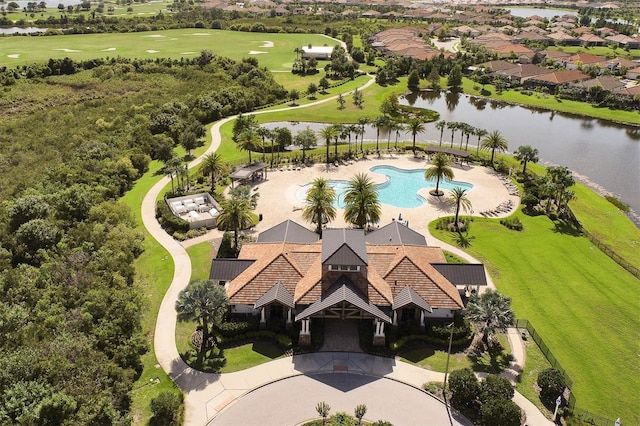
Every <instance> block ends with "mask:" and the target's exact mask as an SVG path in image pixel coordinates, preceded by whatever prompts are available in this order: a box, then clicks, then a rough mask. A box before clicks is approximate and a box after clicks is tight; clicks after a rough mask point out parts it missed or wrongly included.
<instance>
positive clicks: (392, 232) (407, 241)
mask: <svg viewBox="0 0 640 426" xmlns="http://www.w3.org/2000/svg"><path fill="white" fill-rule="evenodd" d="M365 241H366V242H367V243H369V244H379V245H384V244H388V245H417V246H426V245H427V240H426V238H425V237H424V235H422V234H420V233H418V232H416V231H414V230H413V229H411V228H409V227H407V226H404V225H401V224H400V223H398V222H396V221H393V222H391V223H389V224H388V225H385V226H383V227H382V228H380V229H377V230H375V231H373V232H370V233H369V234H367V236H366V237H365Z"/></svg>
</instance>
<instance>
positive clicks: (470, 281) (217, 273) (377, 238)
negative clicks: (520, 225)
mask: <svg viewBox="0 0 640 426" xmlns="http://www.w3.org/2000/svg"><path fill="white" fill-rule="evenodd" d="M210 279H212V280H214V281H217V282H219V283H220V284H224V285H225V288H226V290H227V295H228V296H229V300H230V304H231V310H232V315H234V316H248V315H256V316H258V315H259V316H260V322H261V324H265V323H266V321H267V319H269V318H281V319H283V320H285V321H286V323H287V325H288V326H289V325H291V324H292V323H293V322H300V338H299V344H300V345H305V344H310V342H311V331H310V322H311V321H313V320H314V319H316V318H338V319H342V320H345V321H361V320H370V321H373V322H374V324H375V327H374V335H373V343H374V344H380V345H382V344H384V343H385V327H386V326H396V325H398V324H400V323H402V322H407V321H411V322H413V323H414V324H419V325H420V326H421V327H424V326H425V325H426V324H427V323H430V322H440V323H441V322H448V321H450V320H451V318H452V317H453V316H454V314H455V313H457V312H459V311H461V310H462V309H463V308H464V304H463V300H465V299H466V297H468V296H469V295H470V294H471V293H475V292H478V291H479V288H480V286H486V284H487V281H486V275H485V270H484V266H483V265H481V264H450V263H446V260H445V257H444V253H443V252H442V249H440V248H439V247H431V246H428V245H427V242H426V239H425V237H424V236H423V235H421V234H419V233H417V232H415V231H413V230H412V229H410V228H408V227H407V226H405V225H403V224H401V223H398V222H395V221H394V222H391V223H390V224H388V225H386V226H384V227H382V228H379V229H377V230H375V231H373V232H370V233H368V234H365V232H364V231H363V230H362V229H325V230H323V233H322V239H320V238H319V236H318V235H317V234H316V233H314V232H312V231H310V230H309V229H307V228H305V227H304V226H301V225H299V224H298V223H296V222H294V221H291V220H287V221H285V222H282V223H280V224H278V225H276V226H274V227H272V228H270V229H268V230H266V231H264V232H262V233H260V234H259V236H258V239H257V242H255V243H247V244H244V245H243V246H242V249H241V251H240V254H239V257H238V258H237V259H214V260H213V261H212V265H211V274H210Z"/></svg>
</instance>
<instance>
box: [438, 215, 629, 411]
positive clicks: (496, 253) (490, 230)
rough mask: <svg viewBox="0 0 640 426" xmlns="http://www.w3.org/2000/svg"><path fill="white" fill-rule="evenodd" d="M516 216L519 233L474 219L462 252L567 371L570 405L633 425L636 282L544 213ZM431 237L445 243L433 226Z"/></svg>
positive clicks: (490, 220) (600, 253) (584, 241)
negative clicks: (481, 266)
mask: <svg viewBox="0 0 640 426" xmlns="http://www.w3.org/2000/svg"><path fill="white" fill-rule="evenodd" d="M516 215H517V216H518V217H519V218H520V220H521V221H522V222H523V224H524V227H525V229H524V231H523V232H516V231H509V230H507V229H506V228H505V227H503V226H502V225H500V223H499V222H498V220H492V219H482V218H480V219H476V220H475V221H474V223H473V225H472V227H471V231H470V235H473V236H474V237H475V240H473V243H472V247H471V248H470V249H469V250H468V251H469V252H470V253H471V254H472V255H473V256H475V257H476V258H478V259H479V260H480V261H482V262H483V263H484V264H485V266H486V267H487V268H488V269H489V271H490V273H491V275H492V277H493V279H494V281H495V283H496V285H497V287H498V290H499V291H501V292H503V293H505V294H506V295H507V296H509V297H511V298H512V299H513V305H512V306H513V309H514V310H515V312H516V314H517V316H518V317H519V318H527V319H529V320H530V321H532V323H533V325H534V326H535V328H536V329H537V330H538V331H539V333H540V334H541V335H542V337H543V339H544V340H545V342H546V344H547V345H548V346H549V347H550V348H551V350H552V352H553V354H554V355H555V356H556V357H557V358H558V360H559V361H560V363H561V365H562V366H563V368H564V369H565V370H567V372H568V374H569V375H570V377H571V378H572V380H573V381H574V386H573V391H574V394H575V396H576V398H577V405H578V407H580V408H584V409H587V410H589V411H592V412H594V413H597V414H601V415H604V416H607V417H609V418H614V419H615V418H617V417H618V416H621V417H623V418H625V419H628V420H627V421H629V422H630V423H631V424H635V423H637V422H638V420H639V419H640V417H639V414H638V412H637V410H635V409H634V408H632V407H635V406H636V404H635V402H637V401H636V399H635V396H634V395H636V392H637V389H640V364H639V363H638V358H637V351H638V330H639V329H640V316H639V315H638V312H640V298H638V295H637V293H638V280H637V279H635V278H634V277H633V276H631V275H630V274H629V273H628V272H626V271H625V270H624V269H622V268H621V267H620V266H619V265H617V264H616V263H615V262H613V261H612V260H611V259H610V258H609V257H607V256H606V255H605V254H603V253H602V252H600V251H599V250H598V249H597V248H594V247H593V245H592V244H591V243H590V242H589V241H588V240H587V239H586V238H583V237H579V236H577V235H576V234H575V233H574V232H572V231H571V229H567V228H565V227H562V226H557V225H554V223H552V222H551V221H550V220H549V219H548V218H546V217H544V216H538V217H530V216H526V215H523V214H522V213H520V212H518V213H516ZM431 232H432V233H434V235H436V236H437V237H438V238H441V239H444V240H445V241H451V240H450V238H451V237H450V235H448V234H446V233H442V232H439V231H436V230H435V229H434V228H433V227H432V229H431ZM612 389H615V392H612V391H611V390H612Z"/></svg>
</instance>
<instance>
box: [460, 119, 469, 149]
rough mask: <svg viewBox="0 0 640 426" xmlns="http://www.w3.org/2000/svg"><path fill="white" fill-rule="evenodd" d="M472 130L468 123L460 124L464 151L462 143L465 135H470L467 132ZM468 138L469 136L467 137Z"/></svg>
mask: <svg viewBox="0 0 640 426" xmlns="http://www.w3.org/2000/svg"><path fill="white" fill-rule="evenodd" d="M470 128H471V126H470V125H468V124H467V123H458V129H459V130H460V148H459V149H462V141H463V140H464V135H465V134H468V133H467V132H468V131H469V129H470ZM467 137H468V136H467Z"/></svg>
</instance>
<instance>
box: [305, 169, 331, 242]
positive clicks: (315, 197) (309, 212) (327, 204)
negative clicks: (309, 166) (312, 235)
mask: <svg viewBox="0 0 640 426" xmlns="http://www.w3.org/2000/svg"><path fill="white" fill-rule="evenodd" d="M335 199H336V191H335V189H333V188H332V187H330V186H329V181H328V180H327V179H325V178H321V177H319V178H316V179H315V180H314V181H313V183H312V184H311V187H310V188H309V190H308V191H307V196H306V198H305V203H306V204H305V207H304V209H302V218H303V219H304V220H306V221H307V222H310V223H315V224H316V232H317V233H318V235H320V238H322V225H323V224H325V223H328V222H330V221H332V220H333V219H335V218H336V208H335V207H334V206H333V202H334V201H335Z"/></svg>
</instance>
